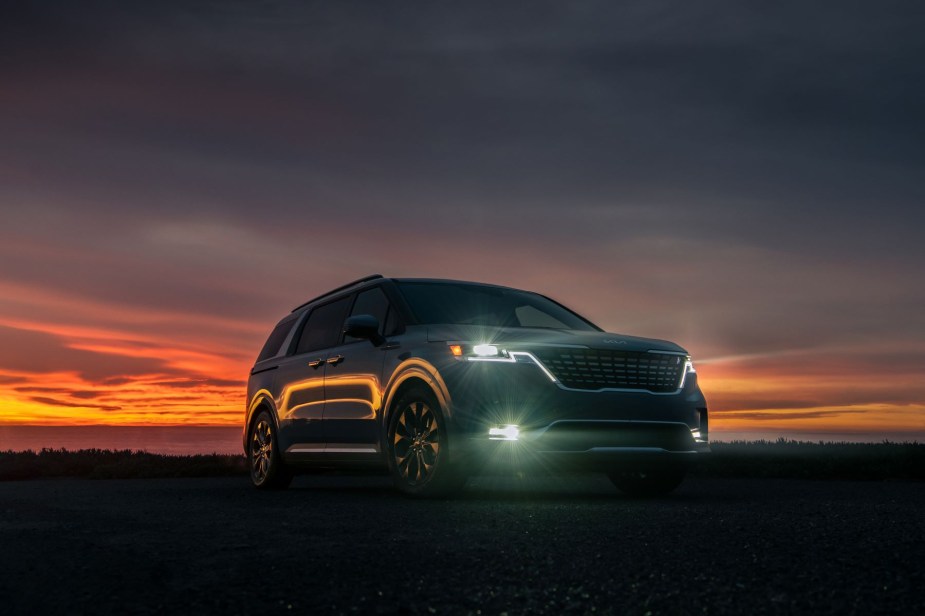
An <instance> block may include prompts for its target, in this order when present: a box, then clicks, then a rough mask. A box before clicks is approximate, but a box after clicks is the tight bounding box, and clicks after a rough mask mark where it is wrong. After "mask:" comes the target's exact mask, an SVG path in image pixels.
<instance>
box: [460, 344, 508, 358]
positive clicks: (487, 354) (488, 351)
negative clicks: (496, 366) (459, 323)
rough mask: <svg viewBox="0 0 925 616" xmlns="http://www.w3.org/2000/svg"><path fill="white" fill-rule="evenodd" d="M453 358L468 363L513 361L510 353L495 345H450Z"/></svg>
mask: <svg viewBox="0 0 925 616" xmlns="http://www.w3.org/2000/svg"><path fill="white" fill-rule="evenodd" d="M449 349H450V353H451V354H452V355H453V357H455V358H457V359H461V360H468V361H506V362H510V361H513V360H512V359H511V357H510V356H509V355H508V352H507V351H506V350H504V349H502V348H501V347H499V346H497V345H494V344H487V343H480V344H473V345H468V344H450V345H449Z"/></svg>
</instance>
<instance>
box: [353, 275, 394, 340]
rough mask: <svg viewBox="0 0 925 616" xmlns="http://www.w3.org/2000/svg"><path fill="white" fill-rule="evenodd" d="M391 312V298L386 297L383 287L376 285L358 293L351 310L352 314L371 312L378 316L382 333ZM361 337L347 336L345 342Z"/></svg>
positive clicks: (370, 313)
mask: <svg viewBox="0 0 925 616" xmlns="http://www.w3.org/2000/svg"><path fill="white" fill-rule="evenodd" d="M388 313H389V300H388V298H386V296H385V293H383V292H382V289H380V288H379V287H375V288H373V289H369V290H367V291H363V292H362V293H360V294H359V295H357V301H356V303H355V304H353V310H351V311H350V316H353V315H356V314H369V315H372V316H374V317H376V318H377V319H378V320H379V333H380V334H381V333H382V332H383V331H388V330H384V327H385V325H386V320H387V318H388ZM357 340H359V338H354V337H352V336H345V337H344V342H347V343H349V342H356V341H357Z"/></svg>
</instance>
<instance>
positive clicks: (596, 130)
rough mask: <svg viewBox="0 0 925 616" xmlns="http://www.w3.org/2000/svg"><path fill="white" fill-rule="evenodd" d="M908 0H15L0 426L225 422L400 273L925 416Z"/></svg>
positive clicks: (739, 373)
mask: <svg viewBox="0 0 925 616" xmlns="http://www.w3.org/2000/svg"><path fill="white" fill-rule="evenodd" d="M922 32H925V17H923V13H922V10H921V7H920V5H918V4H917V3H908V2H897V3H893V2H876V3H874V2H870V3H867V4H863V3H860V4H858V3H850V4H846V3H841V2H833V3H830V4H828V5H825V3H823V4H812V5H807V4H806V3H804V2H775V3H762V4H760V5H759V4H755V3H740V2H733V1H731V0H730V1H728V2H713V1H706V2H696V3H688V2H681V1H680V0H674V1H671V2H651V1H640V2H629V3H614V2H605V1H600V2H530V3H497V2H482V1H477V2H462V3H437V2H400V3H399V2H396V3H389V2H349V1H343V0H338V1H337V2H329V3H311V2H307V3H301V2H300V3H296V2H292V3H289V2H269V3H252V2H240V3H236V2H208V3H199V2H179V1H177V2H157V3H143V5H142V3H122V2H114V1H112V2H102V1H95V0H91V1H88V2H79V3H78V2H71V1H67V0H60V1H58V2H54V1H52V2H16V1H15V0H14V1H13V2H11V3H5V4H4V8H3V9H2V15H0V424H38V425H75V424H136V425H149V424H203V425H212V424H224V425H237V424H238V423H239V422H240V421H241V419H242V416H243V406H244V382H245V379H246V376H247V372H248V370H249V368H250V365H251V363H252V362H253V359H254V357H255V356H256V354H257V351H258V350H259V348H260V346H261V345H262V343H263V341H264V339H265V337H266V335H267V334H268V332H269V330H270V328H271V327H272V326H273V324H274V323H275V322H276V321H277V320H278V319H279V318H280V317H281V316H282V315H283V314H285V313H287V312H288V311H289V310H290V309H292V308H293V307H295V306H296V305H298V304H300V303H302V302H303V301H305V300H306V299H308V298H310V297H312V296H314V295H317V294H319V293H321V292H324V291H326V290H328V289H330V288H331V287H334V286H337V285H340V284H343V283H344V282H346V281H349V280H352V279H355V278H358V277H360V276H363V275H366V274H370V273H374V272H379V273H382V274H385V275H387V276H429V277H441V278H457V279H466V280H477V281H484V282H493V283H498V284H506V285H511V286H516V287H521V288H527V289H531V290H536V291H539V292H542V293H544V294H546V295H549V296H551V297H553V298H555V299H557V300H559V301H561V302H563V303H565V304H567V305H569V306H570V307H572V308H574V309H575V310H577V311H578V312H580V313H582V314H584V315H585V316H587V317H588V318H590V319H591V320H593V321H594V322H596V323H597V324H598V325H600V326H601V327H603V328H605V329H607V330H609V331H615V332H621V333H628V334H635V335H641V336H651V337H656V338H667V339H671V340H674V341H676V342H678V343H679V344H681V345H683V346H684V347H685V348H687V349H688V350H689V351H690V352H691V354H692V355H693V357H694V362H695V365H696V366H697V369H698V372H699V375H700V382H701V386H702V388H703V389H704V392H705V394H706V396H707V400H708V402H709V405H710V409H711V412H712V413H713V415H712V422H713V424H712V427H713V428H714V429H716V430H717V431H724V430H725V431H747V432H749V433H752V434H759V435H764V436H766V437H767V438H776V437H777V436H779V435H781V434H799V433H801V432H806V433H810V432H826V433H838V434H847V435H851V434H857V435H862V434H863V435H867V436H868V437H869V436H871V435H873V436H876V435H879V434H884V435H887V434H889V435H896V434H900V435H906V436H908V437H909V438H910V439H913V438H917V439H918V440H919V441H922V440H925V377H923V374H925V316H923V315H925V284H923V278H925V276H923V271H925V241H923V238H922V235H923V233H925V113H923V109H925V37H923V36H922Z"/></svg>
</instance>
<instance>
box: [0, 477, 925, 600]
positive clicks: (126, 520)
mask: <svg viewBox="0 0 925 616" xmlns="http://www.w3.org/2000/svg"><path fill="white" fill-rule="evenodd" d="M923 511H925V489H923V486H922V484H921V483H913V482H908V483H907V482H841V481H804V480H779V479H757V480H743V479H706V478H693V479H690V480H689V481H688V482H687V483H685V484H684V486H683V487H682V488H681V489H680V490H679V491H678V492H677V493H675V494H674V495H672V496H670V497H668V498H664V499H661V500H656V501H642V500H632V499H629V498H626V497H624V496H621V495H619V494H618V493H617V492H616V491H615V490H614V489H613V488H612V487H611V486H610V484H609V482H608V481H607V480H606V478H604V477H603V476H600V477H597V476H593V475H591V476H562V477H553V478H537V479H526V480H516V479H507V478H491V477H489V478H481V479H479V480H477V481H476V482H475V483H474V484H472V485H470V487H469V488H468V489H467V490H466V491H465V492H464V493H463V495H462V496H461V497H459V498H457V499H455V500H444V501H412V500H408V499H406V498H403V497H401V496H399V495H398V494H397V493H395V492H393V491H392V489H391V487H390V484H389V480H388V478H386V477H350V476H340V477H330V476H311V477H301V478H298V479H296V481H295V483H294V484H293V488H292V489H290V490H289V491H287V492H282V493H271V494H265V493H258V492H256V491H254V490H253V489H251V488H250V487H249V485H248V483H247V480H246V479H244V478H213V479H147V480H144V479H138V480H111V481H89V480H79V479H71V480H68V479H61V480H40V481H31V482H7V483H4V484H0V598H2V609H0V611H2V612H3V613H5V614H44V613H175V612H180V613H202V612H215V613H222V614H257V613H309V612H323V613H409V614H417V613H421V614H429V613H438V614H440V613H450V614H465V613H472V614H478V613H482V614H500V613H503V612H507V613H509V614H515V613H547V614H560V613H617V614H622V613H627V614H647V613H652V614H678V613H680V614H694V613H697V614H700V613H708V614H716V613H736V614H749V613H771V614H791V613H814V614H815V613H825V614H867V613H901V614H921V613H925V593H923V590H922V589H923V588H925V575H923V571H925V514H923Z"/></svg>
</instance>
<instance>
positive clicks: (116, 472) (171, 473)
mask: <svg viewBox="0 0 925 616" xmlns="http://www.w3.org/2000/svg"><path fill="white" fill-rule="evenodd" d="M246 472H247V462H246V460H245V459H244V456H229V455H220V454H211V455H195V456H168V455H162V454H156V453H146V452H143V451H130V450H128V449H123V450H115V451H114V450H111V449H80V450H78V451H68V450H65V449H43V450H42V451H39V452H38V453H36V452H34V451H17V452H13V451H3V452H0V481H4V480H16V479H41V478H51V477H79V478H84V479H148V478H153V477H222V476H228V475H244V474H245V473H246Z"/></svg>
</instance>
